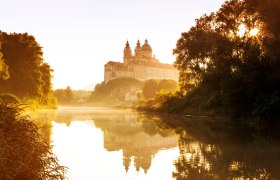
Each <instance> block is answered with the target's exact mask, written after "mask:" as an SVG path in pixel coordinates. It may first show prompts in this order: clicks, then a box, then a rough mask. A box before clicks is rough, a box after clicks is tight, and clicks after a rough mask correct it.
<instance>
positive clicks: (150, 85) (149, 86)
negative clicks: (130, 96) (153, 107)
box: [142, 79, 158, 99]
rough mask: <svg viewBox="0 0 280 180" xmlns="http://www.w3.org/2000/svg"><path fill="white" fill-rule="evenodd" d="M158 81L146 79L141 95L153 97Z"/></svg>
mask: <svg viewBox="0 0 280 180" xmlns="http://www.w3.org/2000/svg"><path fill="white" fill-rule="evenodd" d="M157 89H158V83H157V81H156V80H153V79H151V80H147V81H146V82H145V84H144V86H143V92H142V93H143V96H144V97H145V98H147V99H148V98H153V97H154V96H155V95H156V92H157Z"/></svg>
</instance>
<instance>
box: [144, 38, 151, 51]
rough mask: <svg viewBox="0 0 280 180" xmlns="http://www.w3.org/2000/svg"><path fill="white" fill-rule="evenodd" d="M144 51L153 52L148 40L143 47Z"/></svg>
mask: <svg viewBox="0 0 280 180" xmlns="http://www.w3.org/2000/svg"><path fill="white" fill-rule="evenodd" d="M142 50H152V48H151V46H150V45H149V43H148V40H147V39H146V40H145V43H144V44H143V46H142Z"/></svg>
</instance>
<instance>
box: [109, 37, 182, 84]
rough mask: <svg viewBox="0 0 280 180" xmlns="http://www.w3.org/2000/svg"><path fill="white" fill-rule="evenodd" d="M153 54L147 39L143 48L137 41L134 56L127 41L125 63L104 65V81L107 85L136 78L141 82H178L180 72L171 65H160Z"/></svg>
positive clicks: (124, 55)
mask: <svg viewBox="0 0 280 180" xmlns="http://www.w3.org/2000/svg"><path fill="white" fill-rule="evenodd" d="M152 54H153V51H152V48H151V46H150V45H149V43H148V40H147V39H146V40H145V43H144V44H143V45H142V46H141V44H140V42H139V40H138V41H137V44H136V47H135V49H134V55H133V54H132V52H131V48H130V46H129V42H128V41H127V42H126V45H125V48H124V52H123V63H121V62H114V61H109V62H108V63H106V64H105V65H104V81H105V82H106V83H107V82H108V81H110V80H113V79H117V78H135V79H138V80H140V81H145V80H148V79H172V80H175V81H178V77H179V72H178V70H177V69H176V68H175V67H174V66H173V65H171V64H164V63H160V62H159V60H158V59H156V58H155V55H154V56H153V55H152Z"/></svg>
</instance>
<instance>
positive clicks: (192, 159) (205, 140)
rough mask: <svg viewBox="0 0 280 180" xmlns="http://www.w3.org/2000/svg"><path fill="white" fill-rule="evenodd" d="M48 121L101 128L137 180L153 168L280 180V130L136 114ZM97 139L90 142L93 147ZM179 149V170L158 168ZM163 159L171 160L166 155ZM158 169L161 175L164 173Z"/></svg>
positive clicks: (195, 175)
mask: <svg viewBox="0 0 280 180" xmlns="http://www.w3.org/2000/svg"><path fill="white" fill-rule="evenodd" d="M69 112H71V113H69ZM47 117H48V118H50V121H51V120H55V121H56V122H57V123H66V124H67V125H68V126H69V125H70V124H71V121H72V120H75V121H77V120H82V121H83V120H91V121H93V122H94V125H95V127H94V128H98V129H101V131H100V133H101V134H103V137H102V138H100V142H102V141H103V144H101V145H100V146H101V147H104V149H103V148H102V149H103V150H105V151H106V152H116V151H118V153H119V155H120V156H118V158H119V159H118V161H114V160H113V159H112V161H111V160H110V162H113V161H114V163H115V162H117V164H119V165H118V166H123V172H125V171H126V173H127V174H129V175H132V174H133V177H135V176H136V174H134V173H136V172H140V171H141V173H139V175H141V176H142V175H143V174H144V173H142V172H145V173H147V174H148V175H150V174H152V173H153V172H154V171H152V169H153V168H158V169H160V168H162V167H163V166H165V167H168V168H169V169H170V172H172V171H173V178H174V179H178V180H179V179H180V180H181V179H207V180H208V179H280V171H279V166H280V141H279V139H280V132H279V130H277V128H276V130H273V128H270V129H268V130H267V129H265V128H254V127H252V126H251V125H249V126H248V125H242V124H239V123H232V122H229V121H225V120H221V121H217V120H216V119H215V120H213V119H205V118H204V119H199V118H183V117H177V116H176V117H172V116H163V117H162V116H161V117H159V116H147V115H141V114H139V113H134V112H131V111H108V110H106V111H105V110H100V111H99V110H95V111H89V112H84V111H76V112H73V111H72V110H71V111H70V110H69V111H66V112H61V111H59V113H57V114H55V115H51V116H50V115H49V114H48V116H47ZM180 118H182V119H180ZM41 119H42V118H41ZM178 119H180V121H178ZM166 122H172V123H173V124H172V123H169V124H168V123H166ZM178 122H179V123H178ZM50 130H51V128H49V127H48V129H46V131H45V132H43V134H44V135H46V136H49V134H51V133H50V132H49V131H50ZM175 132H176V133H175ZM94 140H96V139H94V138H92V139H88V141H89V143H90V142H91V141H94ZM94 143H95V142H92V144H94ZM174 147H175V149H176V151H177V150H178V149H179V151H180V152H179V154H178V155H177V152H176V155H175V157H174V158H173V156H172V159H173V164H174V166H172V162H171V161H170V166H168V165H167V164H165V165H163V166H162V167H155V166H159V165H158V164H157V155H158V154H160V153H158V152H159V151H160V150H162V149H170V148H174ZM63 152H64V151H63ZM121 156H122V162H121ZM154 157H155V158H154ZM161 158H165V159H166V156H164V157H161ZM160 161H161V160H160ZM155 164H157V165H155ZM115 166H116V165H115ZM121 168H122V167H121ZM172 168H174V170H173V169H172ZM158 169H157V171H155V172H157V173H160V170H159V171H158ZM149 172H151V173H149ZM77 173H78V172H77ZM168 173H169V172H168ZM170 175H171V176H172V173H171V174H170ZM123 177H126V178H129V177H128V176H125V175H124V176H123ZM170 178H171V177H170Z"/></svg>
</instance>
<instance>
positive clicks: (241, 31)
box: [237, 24, 247, 37]
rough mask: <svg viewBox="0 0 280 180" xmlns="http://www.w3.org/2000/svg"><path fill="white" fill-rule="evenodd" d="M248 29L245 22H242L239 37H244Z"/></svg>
mask: <svg viewBox="0 0 280 180" xmlns="http://www.w3.org/2000/svg"><path fill="white" fill-rule="evenodd" d="M246 30H247V28H246V26H245V24H240V25H239V27H238V32H237V35H238V36H239V37H244V35H245V33H246Z"/></svg>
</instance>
